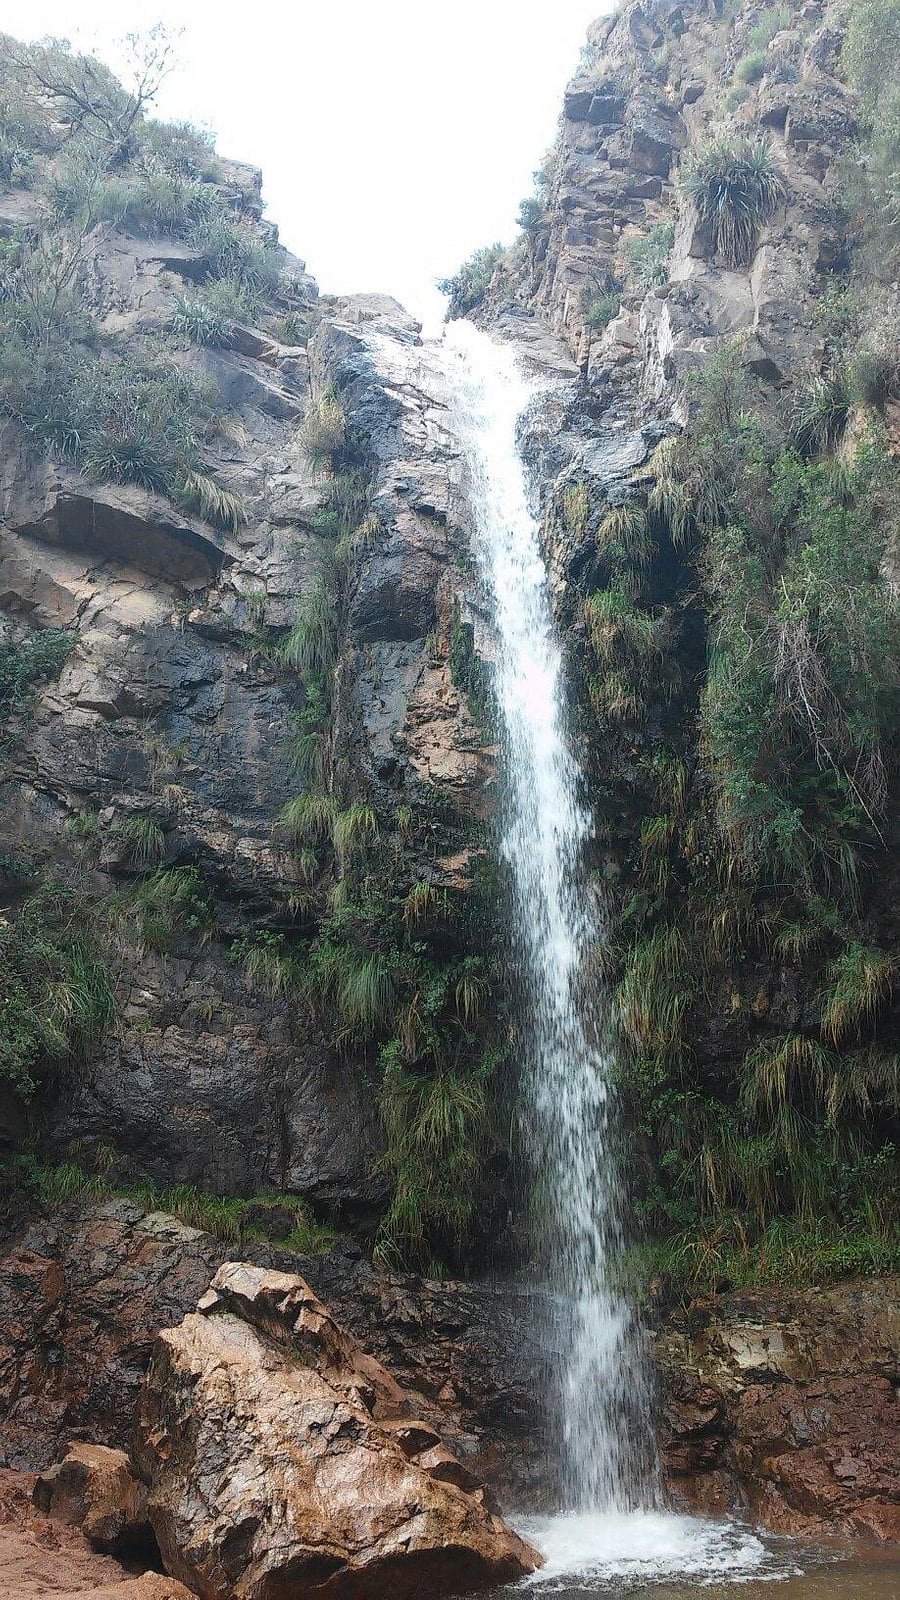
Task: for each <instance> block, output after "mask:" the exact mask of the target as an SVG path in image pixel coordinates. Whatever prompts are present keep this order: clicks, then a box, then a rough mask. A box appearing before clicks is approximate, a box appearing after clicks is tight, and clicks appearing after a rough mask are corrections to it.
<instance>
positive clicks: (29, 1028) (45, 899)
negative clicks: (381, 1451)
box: [0, 883, 116, 1098]
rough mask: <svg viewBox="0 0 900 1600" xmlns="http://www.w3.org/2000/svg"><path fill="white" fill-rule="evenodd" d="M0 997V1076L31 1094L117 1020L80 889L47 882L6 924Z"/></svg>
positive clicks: (0, 939) (0, 927)
mask: <svg viewBox="0 0 900 1600" xmlns="http://www.w3.org/2000/svg"><path fill="white" fill-rule="evenodd" d="M0 996H2V1002H0V1004H2V1024H3V1026H2V1030H0V1082H5V1083H6V1084H7V1085H8V1086H9V1087H10V1088H12V1089H13V1090H14V1091H15V1092H17V1093H18V1094H21V1095H23V1096H25V1097H26V1098H28V1097H31V1096H32V1095H34V1093H35V1091H36V1090H37V1088H38V1086H39V1084H40V1083H41V1082H42V1081H43V1080H44V1079H46V1078H47V1077H48V1076H49V1075H50V1074H51V1073H53V1072H56V1071H58V1070H59V1068H60V1067H61V1066H62V1065H63V1064H64V1063H65V1061H66V1060H67V1059H72V1058H74V1059H78V1058H83V1057H84V1056H85V1055H86V1054H87V1052H88V1051H89V1050H90V1049H92V1048H93V1047H94V1046H95V1045H96V1044H97V1043H98V1042H99V1040H100V1039H101V1038H102V1036H103V1034H104V1033H105V1031H106V1029H107V1028H108V1027H109V1026H110V1025H111V1023H112V1021H113V1019H114V1017H115V1012H116V1001H115V994H114V990H113V983H112V976H111V974H110V971H109V969H108V967H107V966H106V964H105V962H104V960H103V959H102V953H101V951H100V949H99V947H98V945H97V942H96V940H95V939H94V938H93V936H92V933H91V929H90V921H89V915H88V909H87V907H86V905H85V903H84V901H83V900H82V899H81V898H80V896H78V895H77V894H75V892H74V891H73V890H71V889H67V888H65V887H63V886H62V885H60V884H54V883H46V884H44V885H43V886H42V887H41V888H40V889H38V890H37V891H36V892H35V893H34V894H32V895H30V896H29V897H28V898H27V899H26V900H25V901H24V903H23V904H22V905H21V907H20V908H19V910H18V912H17V913H16V915H15V916H14V917H12V918H10V920H9V921H7V922H3V923H0Z"/></svg>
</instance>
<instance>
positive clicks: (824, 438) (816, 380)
mask: <svg viewBox="0 0 900 1600" xmlns="http://www.w3.org/2000/svg"><path fill="white" fill-rule="evenodd" d="M849 416H850V396H849V393H848V388H847V383H846V381H845V378H844V376H843V374H842V373H835V374H833V375H832V376H830V377H813V378H810V379H808V380H807V382H806V383H804V384H803V385H802V387H801V388H800V389H799V390H798V392H797V394H796V395H795V397H794V400H793V403H792V405H791V408H790V434H791V438H792V439H793V441H794V443H795V444H796V445H797V448H798V449H799V450H801V451H802V452H803V453H804V455H807V456H811V455H817V454H819V453H820V452H821V451H823V450H828V449H830V448H831V447H832V446H833V445H835V444H837V443H838V441H839V440H840V438H841V436H842V435H843V432H844V429H845V428H846V426H847V421H848V418H849Z"/></svg>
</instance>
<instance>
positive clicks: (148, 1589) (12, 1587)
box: [0, 1468, 195, 1600]
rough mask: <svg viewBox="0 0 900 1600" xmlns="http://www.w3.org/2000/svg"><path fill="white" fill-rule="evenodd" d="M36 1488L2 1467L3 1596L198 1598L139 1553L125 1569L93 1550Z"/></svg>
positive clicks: (19, 1599) (6, 1599) (9, 1599)
mask: <svg viewBox="0 0 900 1600" xmlns="http://www.w3.org/2000/svg"><path fill="white" fill-rule="evenodd" d="M33 1488H34V1484H33V1480H32V1479H31V1477H30V1476H29V1475H28V1474H26V1473H17V1472H9V1471H5V1470H3V1469H2V1468H0V1593H2V1595H3V1600H45V1597H46V1596H48V1595H53V1596H54V1597H55V1600H74V1597H75V1596H76V1595H77V1596H78V1600H195V1597H194V1596H192V1595H191V1594H190V1593H189V1591H188V1590H187V1589H186V1588H185V1587H184V1584H182V1583H179V1582H178V1580H177V1579H176V1578H169V1577H166V1576H165V1575H164V1574H163V1573H161V1572H158V1571H154V1570H152V1569H151V1570H148V1571H146V1572H142V1571H141V1566H142V1565H143V1563H142V1562H141V1560H140V1558H139V1557H135V1558H134V1559H131V1560H130V1561H129V1565H128V1567H127V1568H126V1567H125V1566H123V1564H122V1563H121V1562H120V1561H118V1560H116V1559H114V1557H112V1556H110V1555H101V1554H99V1553H98V1552H97V1551H95V1550H93V1549H92V1548H91V1546H90V1545H89V1544H88V1543H87V1541H86V1540H85V1538H84V1537H83V1535H82V1533H81V1530H80V1529H79V1528H77V1527H74V1526H73V1525H72V1524H71V1523H69V1522H67V1521H61V1520H60V1519H59V1518H57V1517H55V1516H54V1517H52V1518H50V1517H46V1516H44V1515H43V1514H42V1513H41V1512H40V1511H37V1510H36V1509H35V1507H34V1504H33V1501H32V1490H33Z"/></svg>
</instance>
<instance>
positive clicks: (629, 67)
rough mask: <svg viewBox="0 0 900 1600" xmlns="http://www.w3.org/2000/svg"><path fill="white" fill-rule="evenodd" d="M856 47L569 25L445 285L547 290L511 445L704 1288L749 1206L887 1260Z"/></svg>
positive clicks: (868, 273)
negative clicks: (551, 135) (497, 233)
mask: <svg viewBox="0 0 900 1600" xmlns="http://www.w3.org/2000/svg"><path fill="white" fill-rule="evenodd" d="M879 19H880V21H879ZM885 27H887V29H888V31H887V32H885V31H884V29H885ZM879 29H881V31H879ZM879 55H881V57H882V58H883V59H884V60H887V59H890V60H894V59H895V57H896V41H895V40H894V38H893V35H891V34H890V29H889V24H888V23H887V21H886V13H885V14H884V15H882V13H881V12H879V11H866V10H865V9H864V8H863V10H861V11H860V10H857V9H856V8H854V7H853V6H850V7H849V8H846V7H845V8H844V9H843V10H841V9H840V8H836V7H831V6H828V5H817V4H809V5H792V6H780V7H752V6H729V7H724V8H723V7H721V6H716V5H714V4H712V3H710V4H706V3H698V4H671V5H669V4H665V3H659V4H643V5H642V4H626V5H623V6H621V7H620V8H619V9H618V10H617V11H616V12H615V13H614V15H613V16H612V17H610V18H608V19H605V20H603V21H602V22H600V23H598V24H596V25H595V27H594V28H593V29H592V30H591V33H590V36H589V41H588V45H587V47H586V49H585V51H584V52H583V61H582V65H581V67H580V69H579V72H578V74H577V75H576V77H575V78H574V79H573V81H572V82H571V83H570V85H569V87H568V89H567V91H566V95H565V104H564V113H563V117H562V120H561V123H560V130H559V135H558V138H557V141H556V144H555V146H554V147H553V149H552V150H551V152H550V154H549V155H548V157H547V160H546V162H545V164H544V167H543V170H542V172H541V174H539V175H538V179H539V188H538V192H537V193H536V195H535V197H534V199H533V200H531V201H529V202H528V203H527V204H526V206H525V207H523V220H524V223H525V228H524V232H523V235H522V238H521V239H520V241H519V243H518V244H517V245H516V246H514V247H513V248H512V249H511V250H510V251H507V252H506V253H505V255H503V256H502V257H501V258H500V259H499V261H498V260H497V259H496V257H495V256H492V257H491V258H490V260H489V261H488V265H487V267H486V268H485V267H484V266H483V264H482V267H480V268H479V269H478V270H477V271H476V270H474V268H473V263H469V264H467V265H466V266H465V267H464V268H463V269H462V270H461V272H460V274H459V276H458V278H457V279H456V280H454V303H455V306H456V308H457V309H459V308H460V307H461V306H462V305H468V306H469V307H471V314H473V315H474V316H475V317H477V318H478V319H479V320H481V321H483V322H484V324H485V326H487V327H490V328H493V329H495V330H496V331H497V332H499V333H501V334H504V333H505V334H506V335H507V336H512V337H515V329H516V324H517V319H518V318H519V317H521V316H524V317H527V318H530V317H533V316H537V317H539V318H541V319H542V320H543V321H544V322H546V323H547V324H549V326H550V327H551V328H552V329H553V330H554V331H555V332H556V333H557V334H558V335H559V336H560V337H561V338H562V339H564V340H565V342H566V343H567V345H568V347H569V349H570V351H571V353H572V355H573V357H574V359H575V360H576V361H577V364H578V366H579V370H580V373H581V380H582V381H581V383H580V384H578V385H575V386H573V387H572V390H571V392H570V393H569V394H568V396H566V395H565V394H564V393H560V394H558V395H557V398H556V401H555V406H556V412H555V414H554V416H553V423H552V439H550V440H548V430H547V427H546V419H540V418H538V417H535V418H534V419H533V420H532V422H531V424H530V425H529V426H528V427H526V431H525V440H526V450H527V453H528V455H529V459H530V461H531V463H532V466H533V469H534V472H535V475H536V478H537V480H538V482H539V483H540V486H541V496H542V504H543V507H544V526H545V542H546V550H547V556H548V562H549V566H550V572H551V579H552V581H553V585H554V592H555V597H556V602H557V609H558V616H559V620H560V625H561V628H562V629H563V631H564V637H565V640H566V644H567V649H568V656H569V666H570V685H571V692H572V698H573V701H575V702H577V704H578V711H577V713H576V721H577V733H578V737H579V739H580V750H581V757H582V765H583V768H584V770H585V772H586V774H587V783H588V788H589V792H590V795H591V799H592V802H593V805H594V810H595V816H596V818H597V849H596V856H595V861H594V863H593V866H594V871H595V874H596V878H597V881H598V884H599V885H600V887H601V889H602V892H603V893H604V894H605V895H606V897H607V901H608V904H609V907H610V913H611V917H612V923H613V937H612V940H611V946H610V948H608V949H607V950H606V951H605V952H604V957H603V976H604V978H605V979H606V980H607V981H608V982H609V983H610V986H611V994H610V999H611V1005H612V1011H613V1014H614V1017H615V1019H616V1022H617V1025H618V1029H619V1051H620V1065H621V1081H622V1088H623V1095H624V1100H625V1103H626V1107H627V1114H628V1117H629V1120H630V1123H631V1126H632V1129H633V1132H634V1135H635V1137H636V1141H637V1147H638V1154H639V1165H638V1168H637V1169H636V1173H635V1179H636V1181H635V1193H636V1199H637V1203H638V1207H639V1210H640V1212H641V1214H642V1216H643V1218H644V1219H645V1220H646V1222H647V1223H648V1225H649V1227H650V1229H651V1231H652V1232H654V1233H655V1232H656V1231H657V1230H658V1229H663V1230H665V1231H668V1230H670V1229H674V1230H675V1231H676V1232H677V1231H680V1230H685V1232H684V1233H683V1234H682V1241H683V1244H684V1245H685V1246H686V1247H687V1249H688V1251H689V1253H690V1252H694V1251H695V1249H697V1248H699V1250H700V1254H701V1255H703V1254H704V1253H705V1250H706V1246H699V1247H698V1245H697V1232H696V1231H695V1230H697V1229H699V1232H700V1234H705V1236H706V1238H707V1240H709V1238H710V1237H711V1236H712V1237H713V1238H714V1244H713V1246H712V1256H711V1258H710V1259H709V1260H708V1263H707V1267H706V1268H705V1269H704V1270H705V1271H706V1272H707V1273H708V1282H709V1283H710V1285H711V1286H714V1285H715V1283H716V1281H717V1275H718V1277H719V1278H720V1279H725V1280H728V1279H729V1278H731V1277H732V1275H733V1274H734V1272H735V1270H737V1271H738V1272H741V1270H742V1269H741V1268H740V1267H739V1266H738V1265H737V1264H738V1261H739V1260H740V1259H742V1258H743V1259H745V1260H746V1251H747V1246H748V1242H749V1241H750V1240H752V1238H753V1237H754V1236H755V1237H757V1238H759V1237H760V1236H762V1235H764V1234H765V1233H766V1231H767V1229H769V1228H770V1227H771V1226H772V1225H774V1222H775V1219H776V1218H778V1217H781V1218H783V1219H786V1220H787V1219H790V1221H789V1222H788V1224H787V1226H788V1232H789V1233H792V1235H793V1238H792V1241H791V1246H790V1249H791V1251H793V1252H794V1253H793V1256H792V1261H793V1263H794V1268H793V1270H796V1263H797V1261H798V1260H799V1259H800V1258H802V1257H803V1256H804V1255H805V1254H806V1253H807V1252H808V1251H809V1250H810V1249H811V1253H812V1256H813V1257H815V1255H816V1251H817V1250H819V1249H820V1247H821V1245H822V1244H823V1243H824V1234H825V1233H828V1232H829V1230H831V1231H832V1234H833V1243H834V1244H835V1245H836V1244H837V1238H838V1236H840V1235H841V1234H842V1232H843V1236H844V1237H843V1245H842V1248H843V1247H845V1246H849V1248H850V1250H851V1251H852V1249H853V1245H852V1243H851V1236H853V1234H854V1230H856V1229H857V1228H858V1230H859V1232H858V1234H857V1237H858V1238H859V1237H861V1236H862V1235H863V1234H865V1235H866V1236H867V1237H868V1238H869V1243H870V1244H875V1241H876V1240H879V1239H880V1241H881V1245H876V1255H877V1256H878V1257H879V1259H881V1260H884V1261H888V1260H890V1259H891V1254H890V1250H891V1247H890V1245H889V1243H888V1241H889V1240H890V1238H891V1237H892V1235H893V1229H894V1227H895V1221H896V1219H895V1216H894V1212H893V1202H892V1200H891V1199H890V1191H891V1188H892V1187H893V1183H894V1179H893V1176H890V1177H889V1176H888V1174H893V1173H894V1172H895V1170H896V1169H895V1143H896V1131H897V1130H896V1112H897V1100H896V1055H895V1053H894V1046H893V1043H892V1040H893V1039H894V1038H895V1037H896V1026H897V1021H896V975H897V966H896V950H897V924H896V919H895V915H894V912H893V911H892V910H891V905H892V903H893V902H895V900H896V848H895V846H896V815H897V812H896V749H895V740H894V729H895V714H896V711H895V708H896V692H897V655H896V643H895V639H896V634H895V628H896V613H895V606H894V600H893V598H892V595H893V584H894V581H895V574H896V561H897V467H896V437H897V420H898V404H900V383H898V378H897V366H896V360H897V344H896V325H897V299H896V260H897V256H896V249H897V239H896V228H895V224H894V223H892V222H891V221H890V220H889V216H890V215H893V213H892V212H891V204H890V202H889V201H888V200H887V199H886V190H885V185H884V181H883V179H882V178H881V177H879V171H880V168H879V162H880V161H881V160H882V157H881V155H879V149H880V147H879V146H878V140H879V138H880V137H881V135H880V134H879V133H878V131H877V127H878V120H879V115H880V116H882V117H883V116H884V115H885V114H886V105H887V102H886V100H885V101H884V103H883V104H882V103H881V102H880V101H879V100H878V95H879V94H880V93H882V92H885V91H883V90H881V89H879V87H878V84H877V83H876V81H875V80H876V78H878V74H877V73H876V71H875V67H874V63H875V61H876V60H877V59H878V58H879ZM863 59H866V60H868V61H869V63H870V67H869V69H868V77H867V75H866V71H864V70H863V69H862V68H861V66H860V62H861V60H863ZM880 81H881V82H884V81H885V80H884V79H883V77H882V78H881V79H880ZM866 84H868V88H867V87H866ZM854 87H855V88H856V89H857V90H859V94H856V93H854ZM876 103H877V104H879V105H881V106H882V109H881V112H880V113H878V112H877V111H876V109H875V108H876ZM891 160H892V162H893V170H894V172H895V171H896V152H894V155H893V157H892V158H891ZM888 187H889V184H888ZM474 267H478V263H477V262H475V263H474ZM876 371H877V372H878V374H879V376H878V377H876V376H875V373H876ZM844 475H845V476H844ZM863 613H865V620H863ZM864 700H865V701H866V703H867V706H866V709H865V710H864V709H863V705H862V702H863V701H864ZM851 970H852V973H853V974H854V976H851ZM864 970H865V972H866V973H867V974H868V976H867V977H865V978H864V977H863V971H864ZM863 991H865V993H866V995H867V999H866V1000H865V1001H863ZM892 997H893V1002H892ZM864 1168H865V1170H866V1172H867V1174H868V1175H867V1176H865V1177H864V1176H863V1169H864ZM876 1172H881V1173H883V1174H884V1175H885V1179H886V1183H887V1187H885V1188H882V1187H881V1180H880V1178H876V1177H875V1173H876ZM838 1194H840V1196H841V1198H840V1200H833V1201H832V1200H830V1199H829V1195H835V1196H836V1195H838ZM873 1215H877V1217H878V1218H879V1220H878V1221H877V1222H876V1223H875V1225H874V1228H873V1227H872V1226H871V1223H872V1218H873ZM747 1217H749V1218H750V1219H751V1223H750V1230H749V1235H748V1233H747V1231H746V1222H745V1221H744V1220H743V1219H745V1218H747ZM829 1217H830V1218H831V1221H830V1222H829V1221H828V1220H827V1219H828V1218H829ZM864 1217H866V1218H868V1220H867V1221H863V1220H862V1219H863V1218H864ZM852 1218H856V1219H857V1221H851V1220H850V1219H852ZM813 1219H814V1222H813ZM848 1223H849V1226H848ZM778 1227H781V1224H780V1223H779V1224H778ZM776 1232H777V1228H776ZM815 1236H817V1238H818V1243H814V1242H813V1240H814V1237H815ZM692 1241H693V1242H692ZM783 1242H784V1241H783V1239H781V1240H779V1239H773V1247H774V1250H775V1253H776V1255H777V1254H778V1253H779V1251H780V1249H781V1248H782V1246H783ZM882 1246H883V1247H884V1248H882ZM829 1248H831V1247H830V1246H827V1245H826V1246H825V1251H826V1255H827V1251H828V1249H829ZM866 1248H868V1246H867V1247H866ZM672 1259H673V1258H672V1257H671V1256H670V1255H667V1254H666V1252H663V1257H662V1260H663V1261H664V1262H665V1264H666V1270H668V1267H669V1263H670V1261H671V1260H672ZM683 1266H684V1257H683V1256H682V1258H681V1262H680V1265H678V1266H676V1269H675V1270H676V1274H677V1273H679V1272H680V1271H681V1270H682V1269H683ZM823 1269H824V1270H826V1271H827V1270H828V1269H827V1267H824V1260H823V1265H822V1266H821V1267H814V1268H813V1270H814V1271H815V1270H823ZM769 1270H771V1267H770V1268H769Z"/></svg>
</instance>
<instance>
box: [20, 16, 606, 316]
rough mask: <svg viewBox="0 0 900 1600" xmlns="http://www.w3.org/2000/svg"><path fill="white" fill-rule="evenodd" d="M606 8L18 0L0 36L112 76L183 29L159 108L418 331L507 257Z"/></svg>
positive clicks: (314, 258)
mask: <svg viewBox="0 0 900 1600" xmlns="http://www.w3.org/2000/svg"><path fill="white" fill-rule="evenodd" d="M610 9H611V0H536V3H535V0H315V3H310V0H282V3H281V4H273V3H271V0H255V3H252V4H248V3H247V0H243V3H241V4H240V5H236V4H231V5H229V4H227V0H193V3H192V0H182V3H181V4H173V3H171V0H125V3H122V0H80V3H79V4H77V5H75V4H73V3H72V0H7V3H6V4H5V5H4V7H3V18H2V23H0V26H2V27H3V28H4V29H6V30H7V31H8V32H10V33H13V34H16V35H18V36H19V37H20V38H27V39H35V38H40V37H41V36H42V35H44V34H48V33H51V34H55V35H57V36H62V37H66V38H68V39H70V40H71V41H72V43H73V44H77V45H80V46H81V47H82V48H91V49H94V50H96V51H97V53H98V54H100V55H102V56H103V57H104V58H105V59H107V60H109V61H110V62H114V61H115V55H116V40H117V39H119V38H120V37H121V35H122V34H123V33H125V32H127V31H129V30H131V29H143V28H146V27H148V26H150V25H152V23H154V22H157V21H163V22H165V23H167V24H171V25H173V26H175V27H180V28H181V29H183V34H182V37H181V40H180V44H179V51H178V54H179V65H178V68H177V70H176V71H175V72H173V74H172V75H171V77H170V78H169V79H168V80H167V82H166V84H165V85H164V87H163V90H162V92H161V94H160V97H159V102H158V105H159V111H160V114H161V115H164V116H167V117H177V118H188V119H189V120H190V121H192V122H197V123H200V124H201V125H203V126H206V127H209V128H211V129H212V131H213V132H214V133H215V135H216V139H217V143H218V147H219V150H220V152H221V153H222V154H223V155H228V156H234V157H236V158H239V159H241V160H245V161H250V162H252V163H254V165H256V166H259V167H262V169H263V173H264V179H265V189H264V193H265V198H266V202H267V207H268V215H269V216H270V217H271V218H272V219H273V220H274V221H275V222H277V223H278V225H279V228H280V230H281V238H282V242H283V243H284V244H286V245H287V246H288V248H289V249H290V250H293V251H295V252H296V254H297V255H300V256H302V257H303V258H304V259H305V260H306V262H307V265H308V266H309V269H310V271H311V272H312V273H313V274H314V275H315V277H316V278H317V279H318V281H319V284H320V286H321V287H322V288H323V289H325V290H331V291H345V290H355V289H369V290H381V291H384V292H386V293H389V294H393V295H395V296H396V297H397V298H398V299H400V300H402V301H404V303H405V304H406V305H407V306H408V307H409V308H410V310H412V311H414V312H415V313H416V315H418V316H423V315H425V316H428V317H429V320H430V319H431V318H432V317H433V316H434V314H435V312H436V310H437V309H438V308H439V306H440V304H441V302H440V301H439V299H438V297H437V295H436V293H435V291H434V287H433V285H434V280H435V278H437V277H441V276H444V275H446V274H448V273H450V272H452V271H453V270H454V269H455V268H456V266H458V264H459V262H460V261H461V260H463V259H464V258H465V257H466V256H467V255H469V254H470V253H471V251H472V250H473V249H475V248H476V247H477V246H479V245H482V244H489V243H491V242H492V241H493V240H494V239H502V240H503V241H504V242H506V241H508V240H510V239H511V238H512V237H513V236H514V233H515V217H516V212H517V210H518V203H519V201H520V199H522V197H523V196H524V195H526V194H527V193H529V191H530V189H531V174H532V172H533V170H534V169H535V168H536V167H537V166H538V165H539V164H540V161H541V158H542V156H543V154H544V152H545V150H546V149H547V147H548V146H549V145H550V143H551V142H552V139H553V135H554V131H555V127H556V120H557V117H558V114H559V110H560V103H561V93H562V89H563V86H564V84H565V82H566V79H567V78H568V77H570V76H571V73H572V72H573V70H574V68H575V64H576V62H577V59H578V52H579V49H580V47H581V44H582V42H583V39H584V34H585V30H586V28H587V25H588V23H589V22H590V21H591V20H592V19H593V18H594V17H595V16H598V15H599V14H601V13H602V12H604V11H608V10H610Z"/></svg>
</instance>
